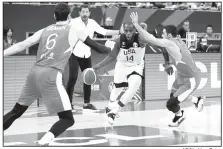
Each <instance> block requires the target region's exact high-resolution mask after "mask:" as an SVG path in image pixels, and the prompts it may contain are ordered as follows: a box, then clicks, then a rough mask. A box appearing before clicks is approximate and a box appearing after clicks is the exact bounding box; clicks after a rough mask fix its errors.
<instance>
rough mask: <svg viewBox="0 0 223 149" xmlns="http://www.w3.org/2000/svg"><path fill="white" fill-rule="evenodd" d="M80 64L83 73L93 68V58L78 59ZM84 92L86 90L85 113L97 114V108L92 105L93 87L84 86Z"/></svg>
mask: <svg viewBox="0 0 223 149" xmlns="http://www.w3.org/2000/svg"><path fill="white" fill-rule="evenodd" d="M78 62H79V65H80V68H81V71H82V72H83V71H84V70H85V69H86V68H92V63H91V57H89V58H78ZM83 90H84V106H83V112H88V111H91V112H95V111H97V108H96V107H95V106H94V105H93V104H91V103H90V101H91V85H87V84H85V83H84V84H83Z"/></svg>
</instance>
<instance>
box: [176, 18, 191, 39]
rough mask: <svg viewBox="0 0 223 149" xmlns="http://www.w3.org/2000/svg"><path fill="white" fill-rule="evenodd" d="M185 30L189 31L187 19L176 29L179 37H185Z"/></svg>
mask: <svg viewBox="0 0 223 149" xmlns="http://www.w3.org/2000/svg"><path fill="white" fill-rule="evenodd" d="M187 32H190V22H189V21H188V20H186V21H184V23H183V26H182V28H181V29H179V30H178V35H179V36H180V37H181V38H186V33H187Z"/></svg>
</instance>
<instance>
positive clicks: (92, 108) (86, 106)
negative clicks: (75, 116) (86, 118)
mask: <svg viewBox="0 0 223 149" xmlns="http://www.w3.org/2000/svg"><path fill="white" fill-rule="evenodd" d="M98 111H99V110H98V109H97V108H96V107H95V106H94V105H93V104H91V103H88V104H84V106H83V112H98Z"/></svg>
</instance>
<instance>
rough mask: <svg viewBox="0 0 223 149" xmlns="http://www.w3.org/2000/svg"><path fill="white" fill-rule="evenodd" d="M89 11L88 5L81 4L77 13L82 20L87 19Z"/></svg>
mask: <svg viewBox="0 0 223 149" xmlns="http://www.w3.org/2000/svg"><path fill="white" fill-rule="evenodd" d="M90 14H91V12H90V9H89V7H88V5H82V6H81V8H80V11H79V15H80V17H81V19H82V21H83V22H85V21H87V20H88V18H89V16H90Z"/></svg>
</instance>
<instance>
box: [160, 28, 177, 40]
mask: <svg viewBox="0 0 223 149" xmlns="http://www.w3.org/2000/svg"><path fill="white" fill-rule="evenodd" d="M162 37H163V38H165V39H171V38H176V37H177V28H176V26H174V25H167V26H165V27H164V28H163V34H162Z"/></svg>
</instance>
